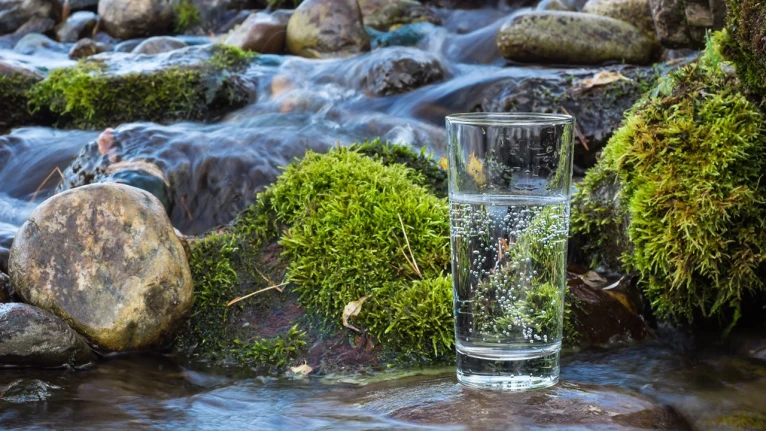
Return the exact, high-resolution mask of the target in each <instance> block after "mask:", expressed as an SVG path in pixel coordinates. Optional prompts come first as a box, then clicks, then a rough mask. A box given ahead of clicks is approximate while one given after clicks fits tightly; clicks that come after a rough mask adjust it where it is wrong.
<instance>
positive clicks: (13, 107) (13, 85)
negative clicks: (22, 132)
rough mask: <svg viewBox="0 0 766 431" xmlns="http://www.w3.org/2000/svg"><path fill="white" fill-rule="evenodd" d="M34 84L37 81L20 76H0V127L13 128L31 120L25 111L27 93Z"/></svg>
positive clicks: (27, 98) (28, 113) (30, 116)
mask: <svg viewBox="0 0 766 431" xmlns="http://www.w3.org/2000/svg"><path fill="white" fill-rule="evenodd" d="M35 83H37V79H35V78H32V77H28V76H24V75H21V74H12V75H10V76H6V75H0V127H13V126H17V125H21V124H25V123H28V122H29V121H30V120H31V119H32V115H31V113H30V112H29V110H28V109H27V105H28V103H29V97H28V94H27V93H28V91H29V89H30V88H32V87H33V86H34V85H35Z"/></svg>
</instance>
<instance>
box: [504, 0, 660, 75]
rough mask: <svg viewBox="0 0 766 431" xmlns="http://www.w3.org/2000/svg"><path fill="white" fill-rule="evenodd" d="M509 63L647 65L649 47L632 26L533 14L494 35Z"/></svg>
mask: <svg viewBox="0 0 766 431" xmlns="http://www.w3.org/2000/svg"><path fill="white" fill-rule="evenodd" d="M497 43H498V48H499V49H500V52H501V53H502V54H503V56H504V57H505V58H506V59H508V60H512V61H519V62H530V63H556V64H595V65H597V64H602V63H605V62H625V63H633V64H648V63H650V62H651V60H652V54H653V49H654V48H653V44H652V42H651V41H650V40H649V39H648V38H647V37H646V36H644V35H643V34H642V33H641V32H640V31H639V30H638V29H637V28H636V27H633V26H632V25H630V24H628V23H625V22H622V21H619V20H616V19H613V18H609V17H604V16H599V15H592V14H584V13H576V12H559V11H537V12H530V13H526V14H520V15H516V16H514V17H512V18H511V19H509V20H508V21H507V22H506V23H505V24H503V26H502V27H501V28H500V30H499V32H498V34H497Z"/></svg>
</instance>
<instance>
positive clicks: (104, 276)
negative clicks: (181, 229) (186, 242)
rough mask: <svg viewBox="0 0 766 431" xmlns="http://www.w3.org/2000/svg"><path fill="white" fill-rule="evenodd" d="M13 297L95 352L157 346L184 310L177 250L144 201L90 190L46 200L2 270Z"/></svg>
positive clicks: (187, 279)
mask: <svg viewBox="0 0 766 431" xmlns="http://www.w3.org/2000/svg"><path fill="white" fill-rule="evenodd" d="M8 267H9V268H8V269H9V272H10V276H11V280H12V282H13V285H14V287H15V288H16V291H17V293H18V294H19V295H20V296H21V297H22V298H23V299H24V300H25V301H26V302H28V303H30V304H33V305H36V306H38V307H40V308H43V309H47V310H50V311H51V312H53V313H54V314H56V315H58V316H59V317H61V318H63V319H65V320H66V321H67V322H69V324H70V325H71V326H72V327H73V328H74V329H75V330H77V332H79V333H80V334H82V335H84V336H85V337H86V338H87V339H88V340H89V341H90V343H91V344H92V345H93V346H94V348H97V349H99V350H102V351H118V352H122V351H131V350H143V349H149V348H155V347H161V346H163V345H165V344H166V343H167V342H168V341H170V340H171V339H172V335H173V333H174V331H175V330H176V328H177V327H178V325H179V323H181V322H182V320H183V319H184V318H185V317H186V316H187V314H188V313H189V311H190V309H191V305H192V281H191V273H190V271H189V265H188V263H187V261H186V256H185V252H184V249H183V246H182V244H181V242H180V241H179V240H178V238H177V237H176V234H175V232H174V230H173V226H172V225H171V224H170V220H168V217H167V215H166V213H165V208H163V206H162V204H161V203H160V202H159V201H158V200H157V199H156V198H155V197H154V196H152V195H151V194H149V193H147V192H145V191H143V190H140V189H137V188H134V187H129V186H125V185H121V184H93V185H90V186H84V187H80V188H77V189H74V190H69V191H66V192H63V193H60V194H57V195H55V196H53V197H52V198H50V199H48V200H46V201H45V202H43V203H42V204H40V206H38V207H37V208H36V209H35V211H34V212H33V213H32V215H31V216H30V217H29V219H28V220H27V221H26V222H25V223H24V225H22V227H21V229H20V230H19V232H18V234H17V236H16V238H15V240H14V242H13V246H12V247H11V254H10V260H9V263H8Z"/></svg>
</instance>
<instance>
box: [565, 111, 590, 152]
mask: <svg viewBox="0 0 766 431" xmlns="http://www.w3.org/2000/svg"><path fill="white" fill-rule="evenodd" d="M561 111H563V112H564V113H565V114H567V115H572V114H570V113H569V111H567V108H565V107H563V106H562V107H561ZM575 135H577V139H578V140H579V141H580V143H581V144H582V146H583V147H585V150H587V151H590V148H588V141H586V140H585V134H584V133H583V132H582V129H580V125H579V124H577V123H575Z"/></svg>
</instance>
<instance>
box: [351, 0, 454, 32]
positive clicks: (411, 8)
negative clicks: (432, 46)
mask: <svg viewBox="0 0 766 431" xmlns="http://www.w3.org/2000/svg"><path fill="white" fill-rule="evenodd" d="M359 6H360V7H361V9H362V16H363V17H364V25H366V26H369V27H372V28H374V29H376V30H381V31H387V30H390V29H392V28H394V27H397V26H400V25H404V24H412V23H416V22H430V23H431V24H436V25H439V24H441V19H440V18H439V16H438V15H437V14H436V13H434V11H432V10H431V8H429V7H427V6H423V5H422V4H420V2H417V1H414V0H360V1H359Z"/></svg>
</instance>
